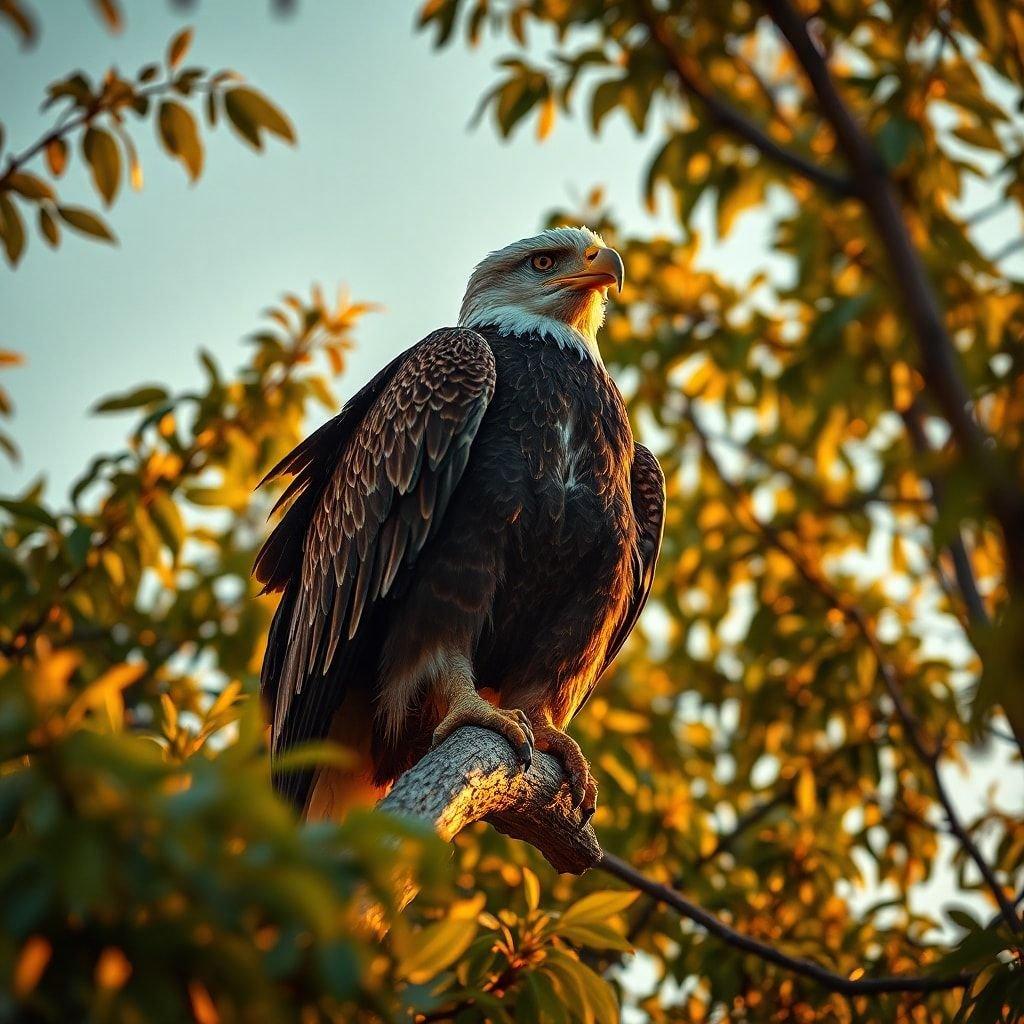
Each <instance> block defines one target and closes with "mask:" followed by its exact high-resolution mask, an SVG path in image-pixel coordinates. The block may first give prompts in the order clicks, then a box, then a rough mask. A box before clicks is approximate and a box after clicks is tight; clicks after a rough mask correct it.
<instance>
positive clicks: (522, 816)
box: [378, 726, 601, 875]
mask: <svg viewBox="0 0 1024 1024" xmlns="http://www.w3.org/2000/svg"><path fill="white" fill-rule="evenodd" d="M378 807H379V808H380V810H382V811H388V812H390V813H391V814H399V815H403V816H405V817H409V818H415V819H417V820H419V821H422V822H425V823H427V824H428V825H430V827H431V828H432V829H433V830H434V831H435V832H436V833H437V834H438V835H439V836H440V837H441V838H442V839H444V840H445V841H446V842H447V841H448V840H451V839H452V838H454V837H455V836H456V835H457V834H458V833H459V832H461V831H462V830H463V829H464V828H466V826H467V825H472V824H473V823H474V822H476V821H487V822H489V823H490V824H491V825H492V826H494V828H496V829H497V830H498V831H499V832H502V833H504V834H505V835H507V836H511V837H512V838H513V839H521V840H523V841H524V842H527V843H529V844H530V845H531V846H534V847H536V848H537V849H538V850H540V852H541V853H542V854H543V855H544V856H545V857H546V858H547V860H548V861H549V862H550V864H551V866H552V867H553V868H554V869H555V870H556V871H564V872H569V873H571V874H574V875H580V874H582V873H583V872H584V871H586V870H587V869H588V868H592V867H594V866H596V865H597V864H598V863H599V862H600V860H601V847H600V844H599V843H598V841H597V836H596V835H594V830H593V828H591V826H590V825H589V824H581V819H580V814H579V811H577V810H575V809H574V808H573V806H572V798H571V796H570V795H569V787H568V785H567V784H566V780H565V771H564V769H563V768H562V765H561V762H559V761H558V760H556V759H555V758H553V757H551V756H549V755H548V754H545V753H542V752H541V751H539V750H538V751H535V752H534V755H533V764H532V765H531V766H530V769H529V771H527V772H524V771H523V770H522V766H521V765H520V764H519V761H518V759H517V757H516V755H515V754H514V753H513V751H512V748H511V747H510V746H509V744H508V741H507V740H506V739H505V738H504V737H503V736H499V735H498V734H497V733H496V732H492V731H491V730H489V729H481V728H478V727H476V726H464V727H463V728H461V729H458V730H456V731H455V732H454V733H452V735H451V736H449V737H448V739H446V740H445V741H444V743H442V744H441V745H440V746H438V747H437V748H436V749H434V750H432V751H431V752H430V753H429V754H427V756H426V757H424V758H423V760H422V761H420V762H419V763H418V764H416V765H414V766H413V767H412V768H410V769H409V771H407V772H406V773H405V774H404V775H403V776H402V777H401V778H400V779H399V780H398V781H397V782H396V783H395V785H394V786H393V787H392V789H391V792H390V793H389V794H388V795H387V796H386V797H385V798H384V799H383V800H382V801H381V802H380V804H378Z"/></svg>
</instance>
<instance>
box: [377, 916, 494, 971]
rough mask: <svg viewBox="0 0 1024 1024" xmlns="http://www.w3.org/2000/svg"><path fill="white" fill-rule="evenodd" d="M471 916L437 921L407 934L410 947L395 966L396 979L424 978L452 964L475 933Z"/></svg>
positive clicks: (475, 924)
mask: <svg viewBox="0 0 1024 1024" xmlns="http://www.w3.org/2000/svg"><path fill="white" fill-rule="evenodd" d="M476 931H477V923H476V921H475V920H474V919H473V918H468V919H465V918H454V919H449V920H447V921H438V922H437V923H436V924H432V925H428V926H427V927H426V928H424V929H422V930H421V931H418V932H414V933H413V934H412V935H410V936H409V938H408V940H407V945H409V946H410V948H409V949H408V950H407V951H406V952H405V955H404V956H402V958H401V959H400V961H399V963H398V966H397V968H396V974H397V975H398V977H399V978H402V979H404V980H406V981H411V982H413V983H419V982H424V981H428V980H429V979H430V978H433V977H435V976H436V975H437V974H439V973H440V972H441V971H443V970H444V969H445V968H446V967H448V966H450V965H451V964H453V963H455V961H456V960H458V959H459V957H460V956H462V954H463V953H464V952H465V951H466V949H467V948H468V947H469V944H470V943H471V942H472V941H473V939H474V937H475V936H476Z"/></svg>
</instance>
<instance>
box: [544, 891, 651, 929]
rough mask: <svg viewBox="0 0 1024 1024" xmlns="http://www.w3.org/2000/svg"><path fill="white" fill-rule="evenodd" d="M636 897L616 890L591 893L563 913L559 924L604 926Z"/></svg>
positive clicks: (633, 893) (630, 893)
mask: <svg viewBox="0 0 1024 1024" xmlns="http://www.w3.org/2000/svg"><path fill="white" fill-rule="evenodd" d="M638 895H639V894H638V893H636V892H622V891H621V890H618V889H607V890H603V891H601V892H592V893H590V894H589V895H587V896H584V897H583V898H582V899H580V900H577V901H576V902H575V903H574V904H572V906H571V907H568V908H567V909H566V910H565V911H563V913H562V916H561V918H560V919H559V924H560V925H568V924H606V923H607V921H608V918H609V917H612V916H613V915H614V914H619V913H621V912H622V911H623V910H625V909H626V908H627V907H628V906H629V905H630V904H631V903H632V902H633V901H634V900H635V899H636V898H637V896H638Z"/></svg>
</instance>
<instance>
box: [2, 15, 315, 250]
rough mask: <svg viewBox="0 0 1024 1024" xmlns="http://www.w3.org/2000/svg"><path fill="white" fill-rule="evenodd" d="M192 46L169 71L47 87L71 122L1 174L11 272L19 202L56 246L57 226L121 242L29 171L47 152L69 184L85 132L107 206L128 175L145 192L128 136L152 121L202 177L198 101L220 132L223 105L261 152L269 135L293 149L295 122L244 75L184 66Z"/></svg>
mask: <svg viewBox="0 0 1024 1024" xmlns="http://www.w3.org/2000/svg"><path fill="white" fill-rule="evenodd" d="M104 10H105V17H106V18H107V20H108V23H109V24H110V25H111V27H115V22H114V21H112V20H111V19H113V18H115V16H116V17H117V18H118V19H119V17H120V15H119V14H118V13H117V12H118V11H119V8H117V7H116V6H114V5H104ZM117 24H118V25H119V24H120V22H119V21H117ZM192 39H193V32H192V29H190V28H186V29H183V30H182V31H181V32H179V33H177V34H176V35H175V36H174V38H173V39H172V40H171V42H170V44H169V45H168V49H167V54H166V62H165V66H164V67H163V68H162V67H161V66H160V65H159V64H157V63H150V64H146V65H144V66H143V67H142V68H140V69H139V72H138V74H137V75H136V77H135V78H134V79H131V78H125V77H123V76H122V75H121V74H120V73H119V72H117V70H116V69H114V68H111V69H110V70H109V71H108V72H107V73H106V75H104V77H103V79H102V81H100V82H94V81H93V80H92V79H91V78H90V77H89V76H88V75H86V74H85V73H83V72H80V71H79V72H75V73H74V74H71V75H68V76H67V77H66V78H63V79H60V80H58V81H56V82H53V83H52V84H51V85H50V86H49V87H48V88H47V100H46V103H45V104H44V109H47V110H48V109H51V108H55V107H56V108H62V116H60V117H59V119H58V122H57V124H56V126H55V127H54V129H53V130H52V131H51V132H50V133H49V135H48V136H47V137H45V138H44V139H43V140H42V142H41V143H40V144H39V145H37V146H35V147H31V148H29V149H28V150H27V151H26V155H25V156H24V157H23V158H21V159H15V160H14V163H13V164H11V165H9V166H8V167H7V168H6V169H5V170H4V172H3V173H2V174H0V199H2V200H3V203H2V205H0V241H2V242H3V246H4V251H5V254H6V256H7V261H8V263H10V265H11V266H14V265H16V264H17V263H18V261H19V260H20V259H21V257H22V255H23V253H24V250H25V240H26V239H25V221H24V218H23V217H22V215H21V213H20V212H19V210H18V208H17V206H16V205H15V204H14V202H13V201H12V200H11V198H10V197H12V196H15V195H16V196H18V197H19V199H20V200H24V201H26V202H29V203H35V204H37V205H38V207H39V209H38V214H37V216H36V217H35V218H34V220H35V221H36V222H37V223H38V228H39V232H40V234H41V235H42V237H43V238H44V240H45V241H46V242H47V244H48V245H50V246H51V247H54V248H56V247H57V246H58V245H59V244H60V240H61V235H60V232H59V231H58V230H57V221H58V219H60V220H63V221H64V222H65V223H67V224H68V225H69V226H71V227H72V228H74V229H75V230H76V231H77V232H79V233H81V234H84V235H86V236H89V237H92V238H95V239H100V240H103V241H112V240H113V237H114V236H113V233H112V232H111V230H110V229H109V228H108V227H107V226H106V225H105V224H104V222H103V221H102V220H101V219H100V218H99V217H98V216H97V215H96V214H95V213H93V212H92V211H90V210H88V209H87V208H85V207H82V206H77V205H75V206H70V205H67V204H65V203H64V202H63V201H62V199H60V198H59V197H58V195H57V190H56V187H55V185H54V184H52V183H51V182H48V181H46V180H45V179H44V178H42V177H40V176H39V175H38V174H35V173H33V172H32V171H30V170H28V169H27V167H26V166H24V165H25V164H26V163H28V162H29V161H30V160H31V159H34V158H35V155H36V154H37V153H39V154H40V156H41V159H42V161H44V162H45V166H46V170H47V171H48V172H49V174H50V175H51V177H52V178H54V179H56V178H60V177H61V176H62V175H63V174H64V173H65V171H66V169H67V166H68V162H69V160H70V158H71V152H72V150H71V147H70V145H69V143H70V142H71V141H73V139H74V136H75V134H76V132H77V133H80V148H81V158H82V160H83V161H84V162H85V165H86V167H87V168H88V170H89V175H90V178H91V180H92V184H93V187H94V188H95V190H96V192H97V194H98V195H99V197H100V199H101V200H102V202H103V204H104V205H105V206H108V207H109V206H111V205H112V204H113V203H114V201H115V200H116V198H117V196H118V194H119V192H120V188H121V184H122V178H123V177H124V175H125V173H126V170H127V176H128V180H129V183H130V184H131V187H132V188H133V189H134V190H136V191H139V190H141V188H142V186H143V180H144V176H143V168H142V164H141V162H140V160H139V154H138V150H137V148H136V146H135V142H134V141H133V139H132V135H131V132H130V130H129V125H130V123H131V121H132V120H135V119H146V118H149V117H151V116H152V117H153V120H154V122H155V126H156V131H157V137H158V138H159V140H160V143H161V146H162V148H163V149H164V151H165V152H166V153H167V154H168V155H169V156H170V157H171V158H172V159H174V160H177V161H178V162H180V163H181V165H182V166H183V168H184V169H185V172H186V174H187V176H188V179H189V181H193V182H194V181H195V180H196V179H197V178H198V177H199V176H200V174H201V173H202V170H203V159H204V145H203V139H202V135H201V132H200V128H199V122H198V120H197V117H196V114H195V113H194V112H193V110H192V109H190V106H189V104H190V103H191V102H198V103H201V104H202V106H203V108H204V109H205V112H206V119H207V123H208V124H209V126H210V127H211V128H212V127H214V126H215V124H216V122H217V113H218V110H219V109H220V108H221V107H222V106H223V107H224V109H225V111H226V113H227V114H228V118H229V120H230V121H231V123H232V124H233V126H234V127H235V129H236V131H238V132H239V133H240V134H241V135H242V137H243V138H244V139H245V141H247V142H248V143H249V144H250V145H251V146H253V148H255V149H261V148H262V144H263V142H262V138H263V134H264V133H267V132H269V133H270V134H272V135H276V136H277V137H278V138H280V139H282V140H284V141H286V142H289V143H294V141H295V131H294V129H293V128H292V125H291V122H290V121H289V120H288V119H287V117H285V115H284V114H283V113H282V112H281V111H280V110H279V109H278V108H277V107H276V106H274V104H273V103H271V102H270V100H268V99H267V98H266V97H265V96H263V95H262V94H261V93H258V92H256V91H255V90H254V89H251V88H249V87H248V86H240V85H238V84H237V83H238V81H239V78H240V76H238V75H237V74H236V73H235V72H233V71H227V70H224V71H217V72H210V71H208V70H207V69H206V68H202V67H183V66H182V65H183V62H184V60H185V58H186V57H187V55H188V53H189V50H190V49H191V45H192Z"/></svg>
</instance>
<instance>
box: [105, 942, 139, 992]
mask: <svg viewBox="0 0 1024 1024" xmlns="http://www.w3.org/2000/svg"><path fill="white" fill-rule="evenodd" d="M131 974H132V965H131V964H130V963H128V958H127V957H126V956H125V955H124V953H122V952H121V950H119V949H118V948H117V947H116V946H108V947H107V948H106V949H105V950H103V952H102V953H100V958H99V960H97V961H96V987H97V988H106V989H113V990H115V991H116V990H117V989H119V988H123V987H124V984H125V982H126V981H127V980H128V979H129V978H130V977H131Z"/></svg>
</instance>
